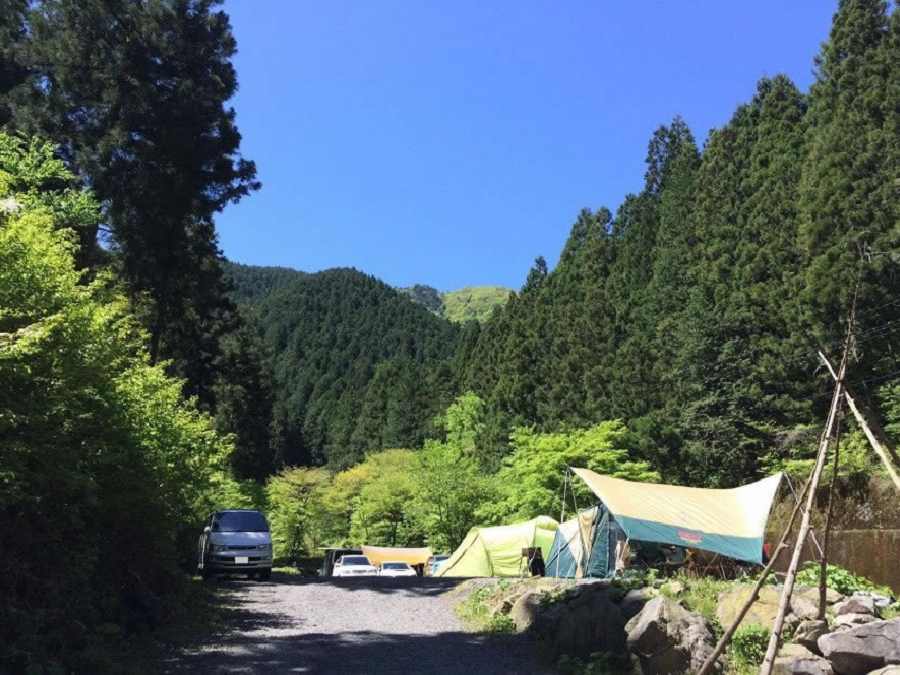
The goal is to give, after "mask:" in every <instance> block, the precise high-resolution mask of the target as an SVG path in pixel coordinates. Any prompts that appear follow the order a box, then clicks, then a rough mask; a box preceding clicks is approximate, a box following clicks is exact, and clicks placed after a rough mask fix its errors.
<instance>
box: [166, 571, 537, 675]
mask: <svg viewBox="0 0 900 675" xmlns="http://www.w3.org/2000/svg"><path fill="white" fill-rule="evenodd" d="M218 583H219V584H220V587H221V589H220V591H219V596H220V598H221V603H222V606H223V607H224V608H225V609H226V613H227V615H228V619H227V621H226V626H225V627H224V630H223V631H222V633H221V634H219V635H215V636H212V637H210V638H209V639H208V640H206V641H205V642H204V643H202V644H199V645H195V646H193V647H192V648H190V649H186V650H183V651H182V652H181V653H180V654H178V655H177V656H176V657H174V658H173V659H172V660H171V661H169V662H168V663H166V664H165V665H164V669H165V672H170V673H184V672H191V673H197V672H199V673H458V674H460V675H463V674H464V675H482V674H486V675H490V674H493V673H496V674H498V675H500V674H501V673H502V674H504V675H505V674H507V673H523V674H525V673H545V672H546V671H544V670H542V669H541V668H540V667H539V666H538V664H537V662H536V660H535V658H534V653H533V647H532V645H531V644H530V643H529V642H527V640H526V639H525V638H523V637H521V636H514V635H508V636H483V635H474V634H472V633H467V632H466V631H465V629H464V627H463V626H462V624H461V623H460V621H459V619H457V618H456V615H455V614H454V612H453V602H454V598H453V597H452V595H453V594H451V593H450V591H452V590H453V589H454V588H455V587H456V585H457V584H458V583H459V582H458V581H455V580H450V579H431V578H424V579H420V578H415V579H380V578H375V577H368V578H364V579H315V578H304V577H291V576H279V575H273V577H272V581H271V582H252V581H251V582H245V581H238V580H222V581H219V582H218Z"/></svg>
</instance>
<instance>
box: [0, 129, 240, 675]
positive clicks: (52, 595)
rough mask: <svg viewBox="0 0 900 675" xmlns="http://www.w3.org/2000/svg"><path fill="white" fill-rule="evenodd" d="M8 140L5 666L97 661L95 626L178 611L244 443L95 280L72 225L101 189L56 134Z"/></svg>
mask: <svg viewBox="0 0 900 675" xmlns="http://www.w3.org/2000/svg"><path fill="white" fill-rule="evenodd" d="M0 148H2V151H0V162H2V164H0V176H3V183H2V186H0V203H2V204H3V207H2V212H0V382H3V386H2V387H0V437H2V438H3V454H2V464H0V476H2V486H3V489H2V491H0V511H2V513H3V517H2V518H0V536H2V537H3V540H4V542H5V544H4V555H3V574H2V575H0V595H2V597H3V598H4V602H3V603H2V607H0V626H2V628H0V644H2V645H3V647H2V652H0V663H3V668H4V669H6V668H7V667H9V668H10V669H11V670H12V671H19V672H22V671H24V670H26V667H27V666H28V665H29V664H32V663H35V664H36V665H40V662H41V661H44V662H46V663H51V662H56V663H65V664H67V666H68V667H67V668H66V669H72V670H75V671H83V670H91V668H90V666H89V665H87V664H81V665H79V662H78V661H77V658H78V657H77V655H76V654H74V653H72V651H71V650H72V649H73V647H77V646H78V645H81V646H84V645H85V644H87V643H88V642H89V641H90V639H91V638H90V635H91V630H92V629H93V627H95V626H97V625H98V624H99V623H102V622H108V623H115V624H118V625H120V626H122V627H123V628H124V629H125V630H137V629H140V628H143V627H148V626H149V627H153V626H156V625H159V624H160V623H161V622H163V621H165V620H166V616H167V612H169V611H170V609H171V605H172V600H173V598H174V596H175V594H176V592H177V591H178V588H179V584H180V581H179V579H180V573H179V567H178V566H179V563H182V564H189V562H190V561H192V558H193V543H194V537H195V536H196V526H197V523H198V522H200V516H201V514H203V513H204V512H205V511H207V510H208V509H210V508H212V505H214V504H215V503H216V494H215V491H216V489H217V488H216V483H214V479H215V480H216V482H217V484H218V486H219V487H221V488H230V486H231V485H233V483H232V482H231V481H230V479H228V478H227V475H226V474H225V472H224V467H225V463H226V460H227V457H228V454H229V453H230V452H231V443H230V442H229V440H228V439H227V438H224V437H222V436H220V435H219V434H218V433H217V432H216V431H215V429H214V427H213V425H212V421H211V420H210V419H209V417H207V416H206V415H204V414H202V413H201V412H199V411H198V410H197V408H196V407H195V406H194V405H193V403H192V402H186V401H185V400H184V399H183V397H182V393H181V390H182V383H181V382H179V381H177V380H174V379H172V378H170V377H168V376H167V375H166V374H165V373H164V370H163V368H162V366H153V365H151V364H150V363H149V359H148V355H147V353H146V350H145V344H146V334H145V333H144V331H143V330H142V329H141V328H140V327H139V325H138V324H137V322H136V321H135V319H134V318H133V317H132V316H131V315H130V314H129V312H128V302H127V300H126V299H125V298H124V297H123V296H122V295H121V294H119V293H118V292H117V291H116V289H115V287H114V285H113V284H112V283H111V280H110V279H109V278H108V277H107V276H106V275H100V276H99V277H98V278H97V279H95V280H94V281H92V282H91V283H88V284H84V283H82V273H81V272H80V271H79V270H77V269H76V268H75V265H74V256H75V253H76V250H77V244H76V237H75V233H74V232H73V231H72V230H71V229H69V228H66V227H64V224H65V223H70V222H78V221H84V220H85V219H86V218H87V215H88V214H89V211H88V209H87V206H86V205H88V204H89V203H90V197H89V196H87V195H76V194H75V193H73V192H71V191H69V190H68V189H67V188H66V187H65V186H68V185H70V184H71V176H70V175H69V174H67V173H66V172H65V171H64V170H63V168H62V166H61V165H60V164H59V163H58V162H54V161H50V160H49V155H48V154H47V153H46V146H43V145H41V144H38V143H23V142H20V141H17V140H15V139H12V138H10V137H9V136H7V135H4V134H0ZM22 167H27V168H28V170H27V171H25V170H23V169H22ZM35 177H41V178H40V180H39V181H37V182H38V183H41V184H43V185H45V186H56V187H57V189H59V190H60V192H58V193H56V194H54V193H52V192H51V193H49V194H42V193H41V192H40V187H35ZM60 186H62V187H60ZM16 188H19V189H21V190H23V192H16V191H15V189H16ZM32 188H33V189H32ZM70 207H71V210H68V209H69V208H70ZM94 217H95V218H96V212H95V214H94ZM73 631H74V632H73Z"/></svg>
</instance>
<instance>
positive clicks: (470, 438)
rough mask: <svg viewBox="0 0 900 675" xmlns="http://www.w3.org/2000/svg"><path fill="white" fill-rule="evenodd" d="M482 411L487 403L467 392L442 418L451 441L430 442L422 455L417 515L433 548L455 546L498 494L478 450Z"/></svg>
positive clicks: (446, 548)
mask: <svg viewBox="0 0 900 675" xmlns="http://www.w3.org/2000/svg"><path fill="white" fill-rule="evenodd" d="M483 415H484V402H483V401H482V400H481V399H480V398H478V397H477V396H476V395H475V394H472V393H466V394H463V395H462V396H460V397H458V398H457V399H456V401H455V402H454V403H453V404H452V405H451V406H450V407H449V408H447V411H446V412H445V414H444V415H443V417H442V419H441V420H440V425H441V427H442V428H443V429H444V431H445V433H446V436H447V440H446V441H445V442H443V443H441V442H437V441H427V442H426V443H425V447H424V448H423V449H422V451H421V452H420V453H419V473H418V476H417V480H416V482H417V486H418V487H417V491H416V502H415V514H416V518H417V519H418V520H419V522H420V526H421V529H422V531H423V532H424V533H425V539H426V542H427V543H428V545H429V546H431V548H432V549H433V550H435V551H451V550H453V549H454V548H455V547H456V546H457V545H458V544H459V542H461V541H462V540H463V539H464V538H465V536H466V533H467V532H468V531H469V529H470V528H471V527H472V526H473V525H475V524H476V522H477V519H476V512H477V510H478V509H479V508H480V507H482V505H483V504H486V503H490V502H493V501H494V500H495V499H496V498H497V490H496V486H495V482H494V481H493V480H492V477H491V476H488V475H486V474H485V472H484V471H483V469H482V466H481V464H480V463H479V460H478V457H477V454H476V453H477V445H476V439H477V438H478V437H479V436H480V435H481V434H482V433H483V431H484V422H483Z"/></svg>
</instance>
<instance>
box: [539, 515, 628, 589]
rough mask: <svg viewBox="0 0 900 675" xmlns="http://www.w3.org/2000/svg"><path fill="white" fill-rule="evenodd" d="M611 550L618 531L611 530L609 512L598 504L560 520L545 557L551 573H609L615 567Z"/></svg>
mask: <svg viewBox="0 0 900 675" xmlns="http://www.w3.org/2000/svg"><path fill="white" fill-rule="evenodd" d="M610 550H613V551H615V534H614V531H612V530H610V523H609V512H608V511H607V510H606V509H605V508H603V507H602V506H595V507H593V508H590V509H585V510H584V511H579V512H578V514H577V515H576V516H575V517H573V518H570V519H569V520H567V521H565V522H564V523H561V524H560V526H559V529H558V530H557V531H556V536H555V537H554V539H553V546H552V547H551V548H550V555H549V557H547V559H546V561H547V562H546V571H547V576H550V577H567V578H580V577H607V576H609V573H610V572H611V570H612V569H613V566H612V561H611V559H610V553H609V552H610Z"/></svg>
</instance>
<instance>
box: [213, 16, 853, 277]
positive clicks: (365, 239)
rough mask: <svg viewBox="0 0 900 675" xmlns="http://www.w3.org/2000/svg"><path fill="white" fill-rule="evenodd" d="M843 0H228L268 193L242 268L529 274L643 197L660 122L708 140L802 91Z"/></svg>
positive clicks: (229, 223) (234, 214) (248, 143)
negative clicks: (739, 110)
mask: <svg viewBox="0 0 900 675" xmlns="http://www.w3.org/2000/svg"><path fill="white" fill-rule="evenodd" d="M835 7H836V3H835V2H832V1H831V0H791V1H790V2H785V1H784V0H755V1H754V2H721V1H720V0H708V1H705V2H699V1H694V2H692V1H690V0H684V1H676V0H671V1H667V2H649V1H644V2H615V1H613V0H591V1H585V2H580V1H571V2H565V3H558V2H550V1H549V0H547V1H543V2H532V1H530V0H518V1H516V2H512V1H511V0H509V1H507V0H498V1H494V2H483V1H480V2H479V1H470V0H453V1H452V2H438V1H437V0H425V1H424V2H423V1H419V2H416V1H413V0H407V1H405V2H395V1H393V0H378V2H366V1H363V0H357V1H354V2H348V1H344V0H336V1H334V2H318V3H311V2H301V1H295V0H281V1H275V0H267V1H266V2H259V1H258V0H229V1H228V2H227V3H226V5H225V9H226V11H228V13H229V14H230V15H231V20H232V24H233V28H234V33H235V36H236V38H237V41H238V49H239V53H238V55H237V57H236V59H235V66H236V68H237V71H238V77H239V82H240V91H239V93H238V95H237V96H236V98H235V99H234V106H235V108H236V110H237V121H238V126H239V127H240V130H241V132H242V134H243V137H244V140H243V144H242V149H243V152H244V155H245V156H246V157H248V158H250V159H253V160H255V161H256V163H257V167H258V171H259V177H260V179H261V180H262V182H263V188H262V190H261V191H259V192H257V193H255V194H253V195H252V196H250V197H248V198H245V199H244V201H243V202H241V203H240V204H239V205H237V206H230V207H228V209H227V210H226V211H225V212H224V213H222V214H220V215H219V217H218V220H217V224H218V229H219V236H220V243H221V246H222V248H223V250H224V252H225V255H226V256H228V257H229V258H231V259H232V260H236V261H238V262H244V263H250V264H258V265H283V266H288V267H294V268H297V269H301V270H306V271H315V270H320V269H325V268H328V267H338V266H352V267H356V268H359V269H362V270H364V271H366V272H368V273H370V274H374V275H376V276H378V277H380V278H382V279H384V280H385V281H386V282H387V283H390V284H393V285H398V286H405V285H410V284H413V283H425V284H429V285H432V286H435V287H437V288H439V289H441V290H451V289H455V288H460V287H462V286H466V285H474V284H500V285H505V286H510V287H514V288H518V287H519V286H520V285H521V284H522V282H523V280H524V278H525V275H526V273H527V271H528V268H529V267H530V266H531V263H532V261H533V260H534V258H535V257H536V256H538V255H543V256H545V257H546V258H547V260H548V262H550V263H551V264H553V263H555V261H556V259H557V256H558V254H559V252H560V249H561V247H562V244H563V242H564V241H565V238H566V235H567V233H568V230H569V227H570V225H571V224H572V222H573V221H574V220H575V216H576V214H577V213H578V211H579V209H581V208H582V207H588V208H592V209H594V208H597V207H600V206H608V207H609V208H611V209H613V210H615V208H616V207H617V206H618V205H619V204H620V203H621V201H622V198H623V197H624V196H625V195H626V194H627V193H629V192H636V191H638V190H640V187H641V183H642V178H643V172H644V166H643V161H644V156H645V153H646V146H647V141H648V139H649V138H650V135H651V133H652V132H653V130H654V129H655V128H656V127H657V126H659V125H660V124H662V123H665V122H668V121H669V120H671V119H672V117H673V116H674V115H676V114H680V115H682V116H683V117H684V118H685V119H686V120H687V122H688V124H689V125H690V126H691V128H692V129H693V131H694V133H695V135H696V136H697V137H698V139H700V140H702V139H704V138H705V137H706V135H707V133H708V131H709V129H711V128H713V127H717V126H720V125H722V124H723V123H725V122H726V121H727V120H728V118H729V117H730V115H731V114H732V112H733V111H734V109H735V108H736V107H737V106H738V105H739V104H740V103H742V102H744V101H747V100H749V99H750V97H751V96H752V95H753V92H754V90H755V86H756V82H757V80H759V78H761V77H763V76H771V75H775V74H777V73H786V74H787V75H788V76H790V77H791V78H792V79H793V80H794V81H795V82H796V83H797V84H798V86H800V87H801V89H804V90H806V89H807V88H808V87H809V84H810V83H811V81H812V77H813V58H814V56H815V54H816V53H817V52H818V50H819V45H820V44H821V43H822V42H823V41H824V40H825V39H826V38H827V36H828V30H829V26H830V22H831V16H832V14H833V12H834V9H835Z"/></svg>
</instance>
